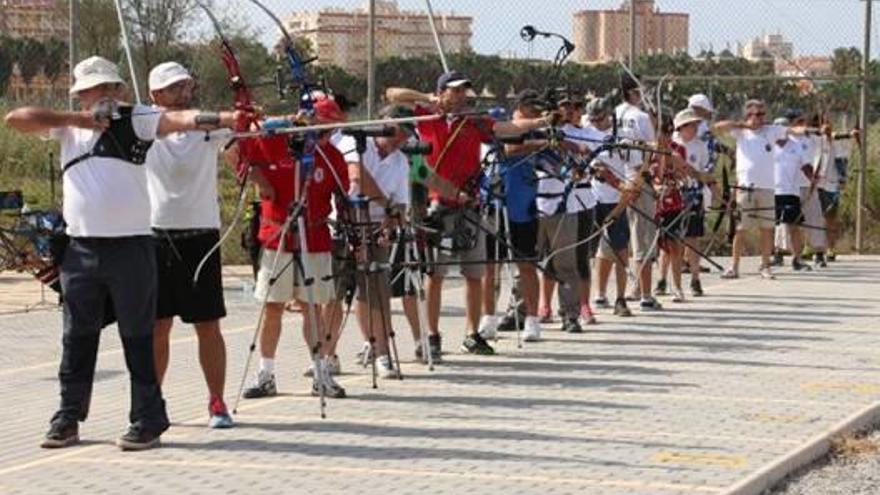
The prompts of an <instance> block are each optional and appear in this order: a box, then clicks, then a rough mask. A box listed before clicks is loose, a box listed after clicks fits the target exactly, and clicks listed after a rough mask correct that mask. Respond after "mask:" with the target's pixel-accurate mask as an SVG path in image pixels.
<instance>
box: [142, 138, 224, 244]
mask: <svg viewBox="0 0 880 495" xmlns="http://www.w3.org/2000/svg"><path fill="white" fill-rule="evenodd" d="M231 136H232V131H230V130H227V129H221V130H217V131H212V132H210V133H206V132H204V131H190V132H175V133H174V134H169V135H168V136H165V137H163V138H161V139H158V140H156V142H155V143H153V146H152V147H151V148H150V151H149V152H148V153H147V163H146V165H147V186H148V190H149V193H150V203H151V206H152V215H151V219H150V223H151V225H152V226H153V227H154V228H158V229H219V228H220V199H219V197H218V196H217V174H218V170H217V163H218V154H219V152H220V150H221V149H222V148H223V146H224V145H225V144H226V143H228V142H229V140H230V139H231Z"/></svg>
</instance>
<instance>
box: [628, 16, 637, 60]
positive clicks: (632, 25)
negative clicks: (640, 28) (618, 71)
mask: <svg viewBox="0 0 880 495" xmlns="http://www.w3.org/2000/svg"><path fill="white" fill-rule="evenodd" d="M629 70H630V71H631V72H635V71H636V0H629Z"/></svg>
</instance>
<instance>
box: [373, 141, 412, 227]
mask: <svg viewBox="0 0 880 495" xmlns="http://www.w3.org/2000/svg"><path fill="white" fill-rule="evenodd" d="M363 162H364V169H365V171H366V172H367V173H369V174H370V176H371V177H372V178H373V181H374V182H375V183H376V185H377V186H379V189H380V190H381V191H382V194H383V195H384V196H385V199H387V200H388V204H390V205H406V206H409V160H408V159H407V158H406V155H405V154H403V152H402V151H400V150H395V151H394V152H393V153H390V154H388V155H387V156H385V157H384V158H383V157H382V156H380V155H379V148H378V147H377V146H376V142H375V140H374V139H373V138H368V139H367V149H366V150H365V151H364V154H363ZM385 204H386V203H385V202H384V201H381V200H379V201H370V220H371V221H374V222H380V221H382V220H384V219H385V218H386V217H387V215H386V212H385Z"/></svg>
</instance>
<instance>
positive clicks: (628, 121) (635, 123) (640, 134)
mask: <svg viewBox="0 0 880 495" xmlns="http://www.w3.org/2000/svg"><path fill="white" fill-rule="evenodd" d="M614 112H615V115H616V116H617V125H618V134H619V137H620V138H621V139H631V140H634V141H646V142H653V141H654V140H656V139H657V133H656V131H655V130H654V124H653V123H652V122H651V117H650V116H649V115H648V114H647V113H645V112H644V111H643V110H642V109H641V108H639V107H637V106H635V105H632V104H630V103H625V102H624V103H621V104H620V105H618V106H617V108H616V109H615V110H614ZM622 154H623V160H624V162H625V163H626V178H627V180H634V179H635V178H636V176H637V175H638V173H639V170H640V169H641V167H642V165H643V164H644V163H645V156H644V153H643V152H641V151H634V150H623V151H622Z"/></svg>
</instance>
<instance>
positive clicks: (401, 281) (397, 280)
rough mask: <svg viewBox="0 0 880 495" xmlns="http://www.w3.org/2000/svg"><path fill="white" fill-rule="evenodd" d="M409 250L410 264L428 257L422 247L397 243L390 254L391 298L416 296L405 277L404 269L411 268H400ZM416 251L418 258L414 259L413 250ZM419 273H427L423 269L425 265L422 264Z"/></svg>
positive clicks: (409, 243)
mask: <svg viewBox="0 0 880 495" xmlns="http://www.w3.org/2000/svg"><path fill="white" fill-rule="evenodd" d="M407 249H408V250H409V253H410V254H409V261H410V262H411V263H414V262H417V261H419V260H421V261H424V260H425V259H426V256H427V255H428V253H427V250H425V248H424V247H423V246H419V247H414V246H413V243H411V242H408V243H403V242H398V243H397V248H396V249H393V253H391V254H392V255H393V256H392V259H391V260H390V262H391V270H390V271H389V272H388V274H389V276H390V277H391V297H393V298H395V299H397V298H401V297H403V296H414V295H415V294H416V291H415V288H414V287H413V286H412V284H409V283H407V277H406V275H407V274H406V269H407V268H409V269H412V266H409V267H404V266H400V264H401V263H403V262H404V261H405V260H406V250H407ZM416 249H418V258H416V252H415V250H416ZM419 272H420V273H421V274H423V275H424V274H426V273H427V271H426V269H425V265H424V264H422V265H421V266H420V267H419Z"/></svg>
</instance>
